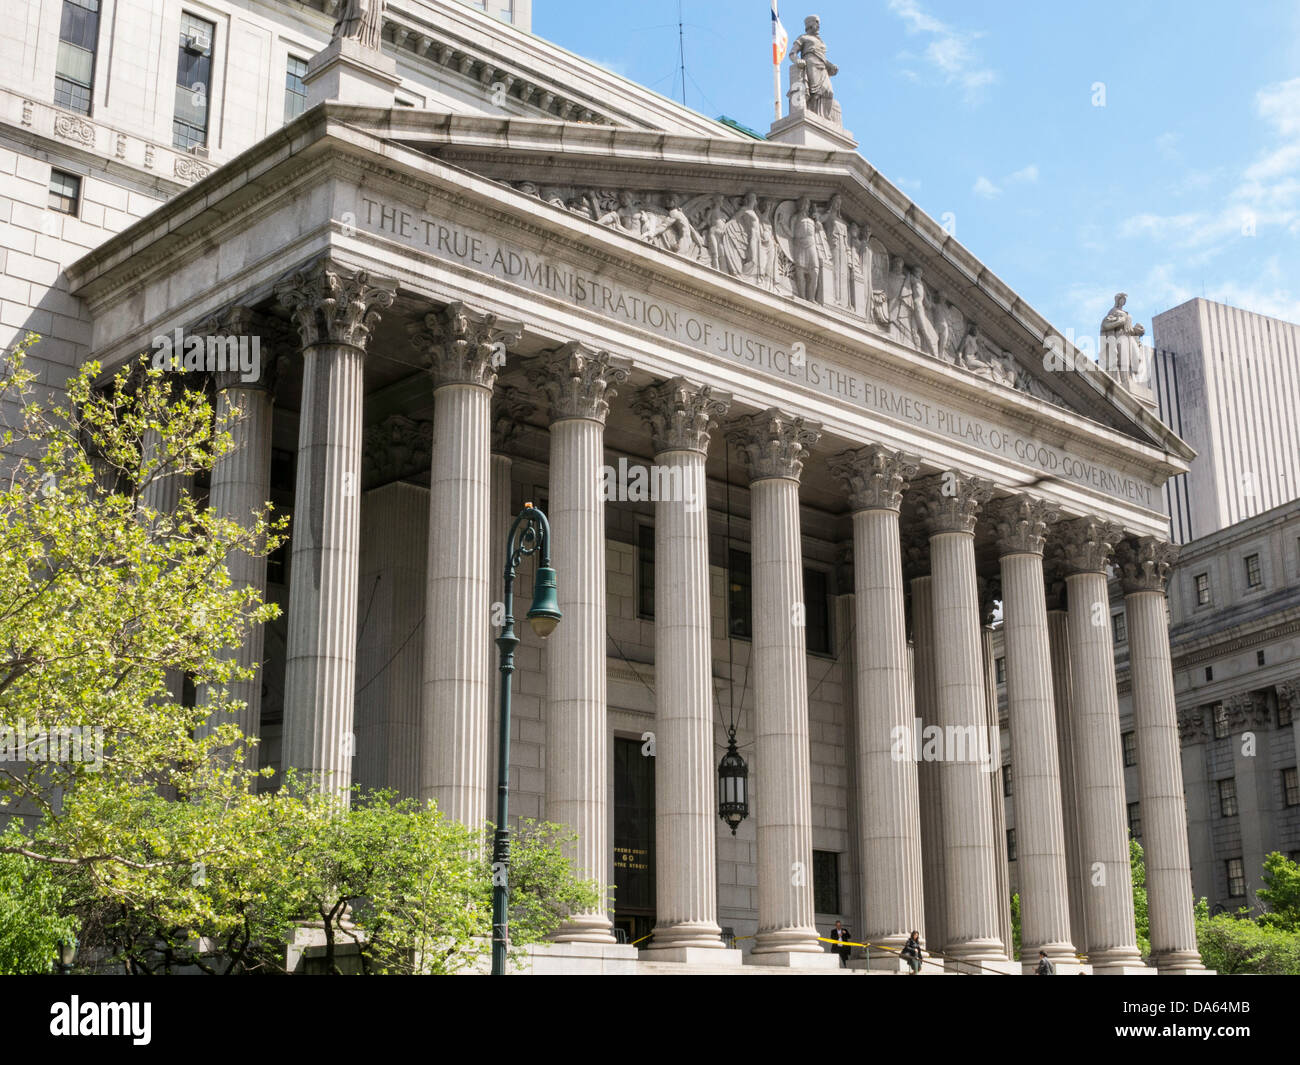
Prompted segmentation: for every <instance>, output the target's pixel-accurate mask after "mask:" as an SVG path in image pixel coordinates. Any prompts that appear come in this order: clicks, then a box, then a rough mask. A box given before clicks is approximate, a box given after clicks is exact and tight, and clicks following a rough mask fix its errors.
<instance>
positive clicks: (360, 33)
mask: <svg viewBox="0 0 1300 1065" xmlns="http://www.w3.org/2000/svg"><path fill="white" fill-rule="evenodd" d="M385 6H386V2H385V0H343V6H342V7H341V8H340V9H339V17H338V19H337V21H335V23H334V33H333V35H332V37H331V39H332V40H335V41H338V40H348V39H352V40H355V41H356V42H357V43H358V44H360V45H361V47H363V48H373V49H374V50H375V51H376V52H378V51H380V49H381V44H380V42H381V39H382V35H383V32H384V8H385Z"/></svg>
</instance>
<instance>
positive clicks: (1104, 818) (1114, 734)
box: [1057, 518, 1181, 973]
mask: <svg viewBox="0 0 1300 1065" xmlns="http://www.w3.org/2000/svg"><path fill="white" fill-rule="evenodd" d="M1121 535H1122V530H1121V529H1120V527H1119V526H1118V525H1115V524H1113V523H1111V522H1105V521H1101V520H1098V519H1095V518H1078V519H1075V520H1074V521H1070V522H1065V523H1063V524H1062V525H1061V526H1059V534H1057V537H1058V538H1059V541H1060V546H1061V549H1062V552H1063V558H1064V563H1065V567H1066V573H1067V577H1066V586H1067V595H1068V598H1069V607H1070V610H1069V645H1070V680H1071V692H1072V699H1073V706H1072V709H1073V712H1074V719H1073V724H1072V738H1073V746H1074V758H1075V795H1076V797H1077V799H1078V802H1079V849H1080V855H1081V857H1082V862H1083V870H1082V873H1083V904H1084V912H1085V914H1086V919H1087V924H1088V960H1089V962H1090V963H1091V964H1092V966H1093V971H1094V972H1096V973H1104V972H1107V971H1109V972H1117V971H1123V970H1124V969H1125V968H1130V969H1131V968H1132V967H1141V965H1142V957H1141V955H1140V954H1139V952H1138V949H1137V933H1136V931H1135V930H1134V926H1133V877H1132V873H1131V870H1130V867H1129V857H1128V827H1127V824H1126V819H1125V805H1124V764H1123V754H1122V752H1121V748H1120V735H1119V696H1118V694H1117V692H1116V688H1115V649H1114V642H1113V638H1112V635H1111V628H1110V597H1109V595H1108V594H1107V590H1106V574H1107V568H1108V564H1109V560H1110V555H1111V550H1112V548H1113V545H1114V544H1115V543H1116V541H1117V540H1118V538H1119V537H1120V536H1121ZM1180 798H1181V796H1180Z"/></svg>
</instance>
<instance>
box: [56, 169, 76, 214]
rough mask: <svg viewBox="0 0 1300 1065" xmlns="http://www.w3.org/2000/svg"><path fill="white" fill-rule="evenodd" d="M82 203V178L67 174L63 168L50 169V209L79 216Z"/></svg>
mask: <svg viewBox="0 0 1300 1065" xmlns="http://www.w3.org/2000/svg"><path fill="white" fill-rule="evenodd" d="M80 205H81V178H79V177H77V176H76V175H75V174H65V173H64V172H63V171H62V170H51V171H50V210H51V211H58V212H59V213H60V214H70V215H72V217H73V218H76V217H77V213H78V208H79V207H80Z"/></svg>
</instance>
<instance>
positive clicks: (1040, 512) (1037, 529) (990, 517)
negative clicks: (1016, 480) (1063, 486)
mask: <svg viewBox="0 0 1300 1065" xmlns="http://www.w3.org/2000/svg"><path fill="white" fill-rule="evenodd" d="M1060 518H1061V511H1060V510H1059V509H1058V508H1057V507H1056V506H1055V505H1054V504H1052V503H1049V502H1047V500H1045V499H1038V498H1036V497H1035V496H1031V495H1024V494H1021V495H1014V496H1009V497H1007V498H1006V499H995V500H993V502H992V503H990V504H989V505H988V506H987V507H985V508H984V521H985V522H986V523H987V524H988V525H990V526H991V527H992V529H993V536H994V539H995V540H996V542H997V545H998V555H999V556H1001V555H1041V554H1042V553H1043V540H1044V538H1045V537H1046V535H1047V527H1048V526H1049V525H1051V524H1052V523H1053V522H1056V521H1059V520H1060Z"/></svg>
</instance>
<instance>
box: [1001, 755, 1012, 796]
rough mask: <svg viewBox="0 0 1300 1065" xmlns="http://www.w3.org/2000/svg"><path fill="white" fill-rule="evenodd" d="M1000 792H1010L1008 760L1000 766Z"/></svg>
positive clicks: (1009, 766)
mask: <svg viewBox="0 0 1300 1065" xmlns="http://www.w3.org/2000/svg"><path fill="white" fill-rule="evenodd" d="M1002 794H1003V795H1010V794H1011V763H1010V762H1008V763H1007V764H1006V765H1004V766H1003V767H1002Z"/></svg>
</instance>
